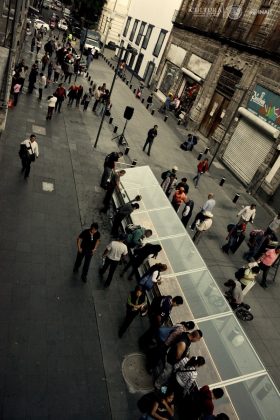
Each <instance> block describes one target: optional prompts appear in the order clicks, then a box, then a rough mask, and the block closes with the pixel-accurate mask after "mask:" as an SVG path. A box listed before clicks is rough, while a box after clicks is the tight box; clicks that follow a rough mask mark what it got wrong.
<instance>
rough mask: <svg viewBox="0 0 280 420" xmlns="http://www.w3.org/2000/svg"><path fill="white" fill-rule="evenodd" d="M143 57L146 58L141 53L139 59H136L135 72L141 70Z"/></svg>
mask: <svg viewBox="0 0 280 420" xmlns="http://www.w3.org/2000/svg"><path fill="white" fill-rule="evenodd" d="M143 58H144V55H143V54H142V53H141V54H139V56H138V58H137V61H136V65H135V69H134V73H135V74H138V73H139V70H140V67H141V64H142V61H143Z"/></svg>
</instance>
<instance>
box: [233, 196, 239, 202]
mask: <svg viewBox="0 0 280 420" xmlns="http://www.w3.org/2000/svg"><path fill="white" fill-rule="evenodd" d="M239 197H240V194H235V196H234V198H233V200H232V202H233V203H236V202H237V200H238V199H239Z"/></svg>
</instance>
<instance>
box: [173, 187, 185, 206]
mask: <svg viewBox="0 0 280 420" xmlns="http://www.w3.org/2000/svg"><path fill="white" fill-rule="evenodd" d="M187 201H188V197H187V195H186V193H185V190H184V187H180V188H179V189H178V190H176V191H175V193H174V194H173V197H172V201H171V204H172V206H173V208H174V210H175V211H176V212H178V210H179V208H180V206H181V204H182V203H186V202H187Z"/></svg>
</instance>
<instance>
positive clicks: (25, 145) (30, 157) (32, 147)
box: [19, 134, 39, 179]
mask: <svg viewBox="0 0 280 420" xmlns="http://www.w3.org/2000/svg"><path fill="white" fill-rule="evenodd" d="M19 156H20V159H21V163H22V170H21V172H23V173H24V179H27V178H28V177H29V173H30V166H31V162H34V161H35V159H36V158H38V157H39V147H38V143H37V142H36V136H35V134H31V136H30V138H29V139H26V140H23V142H21V144H20V152H19Z"/></svg>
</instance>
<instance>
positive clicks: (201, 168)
mask: <svg viewBox="0 0 280 420" xmlns="http://www.w3.org/2000/svg"><path fill="white" fill-rule="evenodd" d="M208 170H209V166H208V158H205V159H203V160H202V161H201V162H199V164H198V165H197V174H196V176H195V177H194V178H193V182H194V185H195V188H197V185H198V181H199V178H200V177H201V175H203V174H205V172H208Z"/></svg>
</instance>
